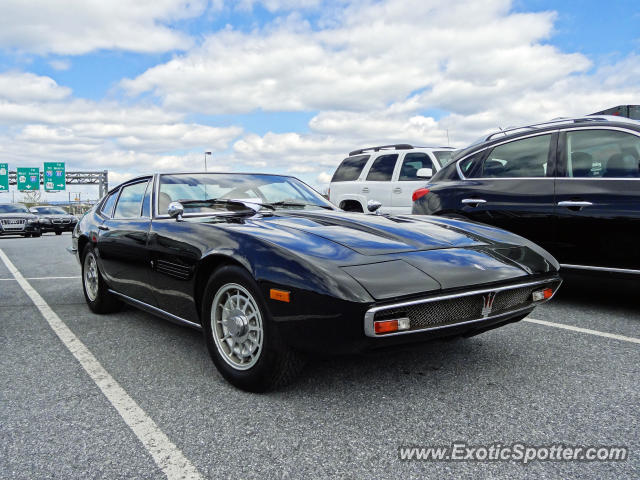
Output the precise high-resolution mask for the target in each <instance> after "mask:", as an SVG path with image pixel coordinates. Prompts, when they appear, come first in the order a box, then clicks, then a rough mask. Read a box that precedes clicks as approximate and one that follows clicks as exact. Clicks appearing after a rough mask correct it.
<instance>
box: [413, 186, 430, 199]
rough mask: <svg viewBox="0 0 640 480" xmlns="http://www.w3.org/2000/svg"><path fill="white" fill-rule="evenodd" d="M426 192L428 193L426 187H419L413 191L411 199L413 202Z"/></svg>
mask: <svg viewBox="0 0 640 480" xmlns="http://www.w3.org/2000/svg"><path fill="white" fill-rule="evenodd" d="M427 193H429V189H428V188H419V189H417V190H416V191H415V192H413V195H411V200H413V201H414V202H415V201H416V200H418V199H419V198H422V197H424V196H425V195H426V194H427Z"/></svg>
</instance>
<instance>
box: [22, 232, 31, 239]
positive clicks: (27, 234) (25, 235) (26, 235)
mask: <svg viewBox="0 0 640 480" xmlns="http://www.w3.org/2000/svg"><path fill="white" fill-rule="evenodd" d="M30 236H31V234H30V233H25V234H24V235H23V237H24V238H29V237H30Z"/></svg>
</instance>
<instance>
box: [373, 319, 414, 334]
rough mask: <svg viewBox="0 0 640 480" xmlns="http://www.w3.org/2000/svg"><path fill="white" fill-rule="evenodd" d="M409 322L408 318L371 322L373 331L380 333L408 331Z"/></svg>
mask: <svg viewBox="0 0 640 480" xmlns="http://www.w3.org/2000/svg"><path fill="white" fill-rule="evenodd" d="M410 326H411V322H410V320H409V319H408V318H394V319H393V320H378V321H377V322H373V330H374V331H375V332H376V333H378V334H380V333H393V332H397V331H401V330H409V327H410Z"/></svg>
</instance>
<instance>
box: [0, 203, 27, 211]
mask: <svg viewBox="0 0 640 480" xmlns="http://www.w3.org/2000/svg"><path fill="white" fill-rule="evenodd" d="M0 213H29V209H28V208H27V207H25V206H24V205H16V204H14V203H7V204H4V205H0Z"/></svg>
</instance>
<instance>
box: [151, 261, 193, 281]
mask: <svg viewBox="0 0 640 480" xmlns="http://www.w3.org/2000/svg"><path fill="white" fill-rule="evenodd" d="M156 270H157V271H158V272H160V273H164V274H165V275H169V276H170V277H174V278H177V279H180V280H188V279H189V277H190V276H191V268H189V267H187V266H185V265H180V264H179V263H173V262H167V261H166V260H158V261H157V263H156Z"/></svg>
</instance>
